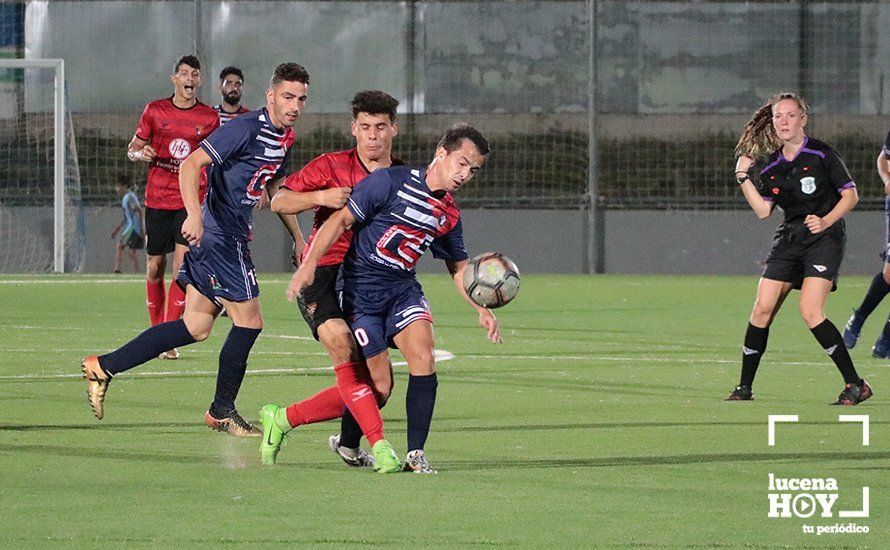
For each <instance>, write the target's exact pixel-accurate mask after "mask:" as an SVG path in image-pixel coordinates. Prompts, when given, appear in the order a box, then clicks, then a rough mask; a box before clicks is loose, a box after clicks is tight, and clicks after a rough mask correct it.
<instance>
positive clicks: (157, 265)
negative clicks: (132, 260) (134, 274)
mask: <svg viewBox="0 0 890 550" xmlns="http://www.w3.org/2000/svg"><path fill="white" fill-rule="evenodd" d="M157 258H160V259H157ZM166 270H167V262H166V261H165V260H164V257H163V256H149V257H148V261H147V262H146V263H145V278H146V279H147V280H148V282H150V283H157V282H159V281H161V280H163V279H164V271H166Z"/></svg>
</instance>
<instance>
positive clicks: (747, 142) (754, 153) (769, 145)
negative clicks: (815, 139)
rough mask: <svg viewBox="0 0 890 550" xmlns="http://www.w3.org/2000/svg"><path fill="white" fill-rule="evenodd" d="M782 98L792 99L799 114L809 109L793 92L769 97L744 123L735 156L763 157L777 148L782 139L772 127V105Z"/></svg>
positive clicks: (805, 112)
mask: <svg viewBox="0 0 890 550" xmlns="http://www.w3.org/2000/svg"><path fill="white" fill-rule="evenodd" d="M783 99H793V100H794V101H796V102H797V105H798V107H800V112H801V114H803V115H805V114H807V110H808V109H809V107H807V102H806V101H804V99H803V98H802V97H800V96H799V95H797V94H795V93H791V92H782V93H778V94H776V95H774V96H773V97H771V98H769V100H767V102H766V103H764V104H763V105H762V106H761V107H760V108H759V109H757V110H756V111H755V112H754V114H753V115H752V116H751V119H750V120H748V123H747V124H745V130H744V131H743V132H742V137H740V138H739V142H738V144H737V145H736V146H735V156H736V158H738V157H741V156H743V155H746V156H749V157H754V158H757V157H764V156H766V155H769V154H770V153H772V152H773V151H775V150H776V149H778V148H779V146H780V145H781V144H782V141H781V140H780V139H779V136H777V135H776V129H775V128H774V127H773V106H774V105H775V104H776V103H778V102H780V101H782V100H783Z"/></svg>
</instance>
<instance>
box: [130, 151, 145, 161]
mask: <svg viewBox="0 0 890 550" xmlns="http://www.w3.org/2000/svg"><path fill="white" fill-rule="evenodd" d="M127 158H128V159H130V160H132V161H133V162H135V161H137V160H142V151H141V150H139V151H130V150H127Z"/></svg>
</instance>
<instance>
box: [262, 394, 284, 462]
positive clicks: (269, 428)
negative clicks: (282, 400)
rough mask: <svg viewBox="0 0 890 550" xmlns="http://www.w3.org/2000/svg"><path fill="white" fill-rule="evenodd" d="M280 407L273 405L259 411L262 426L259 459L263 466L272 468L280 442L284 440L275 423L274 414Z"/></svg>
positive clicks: (282, 433) (270, 404)
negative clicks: (261, 460)
mask: <svg viewBox="0 0 890 550" xmlns="http://www.w3.org/2000/svg"><path fill="white" fill-rule="evenodd" d="M280 408H281V407H279V406H278V405H275V404H273V403H269V404H268V405H265V406H264V407H263V408H262V409H260V423H262V425H263V440H262V442H260V457H262V459H263V464H265V465H267V466H272V465H274V464H275V457H277V456H278V451H279V450H280V449H281V441H282V440H283V439H284V432H283V431H281V428H279V427H278V424H276V423H275V414H276V413H277V412H278V410H279V409H280Z"/></svg>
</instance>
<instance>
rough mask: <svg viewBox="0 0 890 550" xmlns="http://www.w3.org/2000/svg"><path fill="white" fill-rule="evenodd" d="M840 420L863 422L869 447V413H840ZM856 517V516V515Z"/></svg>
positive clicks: (865, 444) (864, 434) (863, 433)
mask: <svg viewBox="0 0 890 550" xmlns="http://www.w3.org/2000/svg"><path fill="white" fill-rule="evenodd" d="M837 421H838V422H861V423H862V446H863V447H868V444H869V437H868V432H869V429H868V427H869V421H868V415H867V414H839V415H838V417H837ZM854 517H855V516H854Z"/></svg>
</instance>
